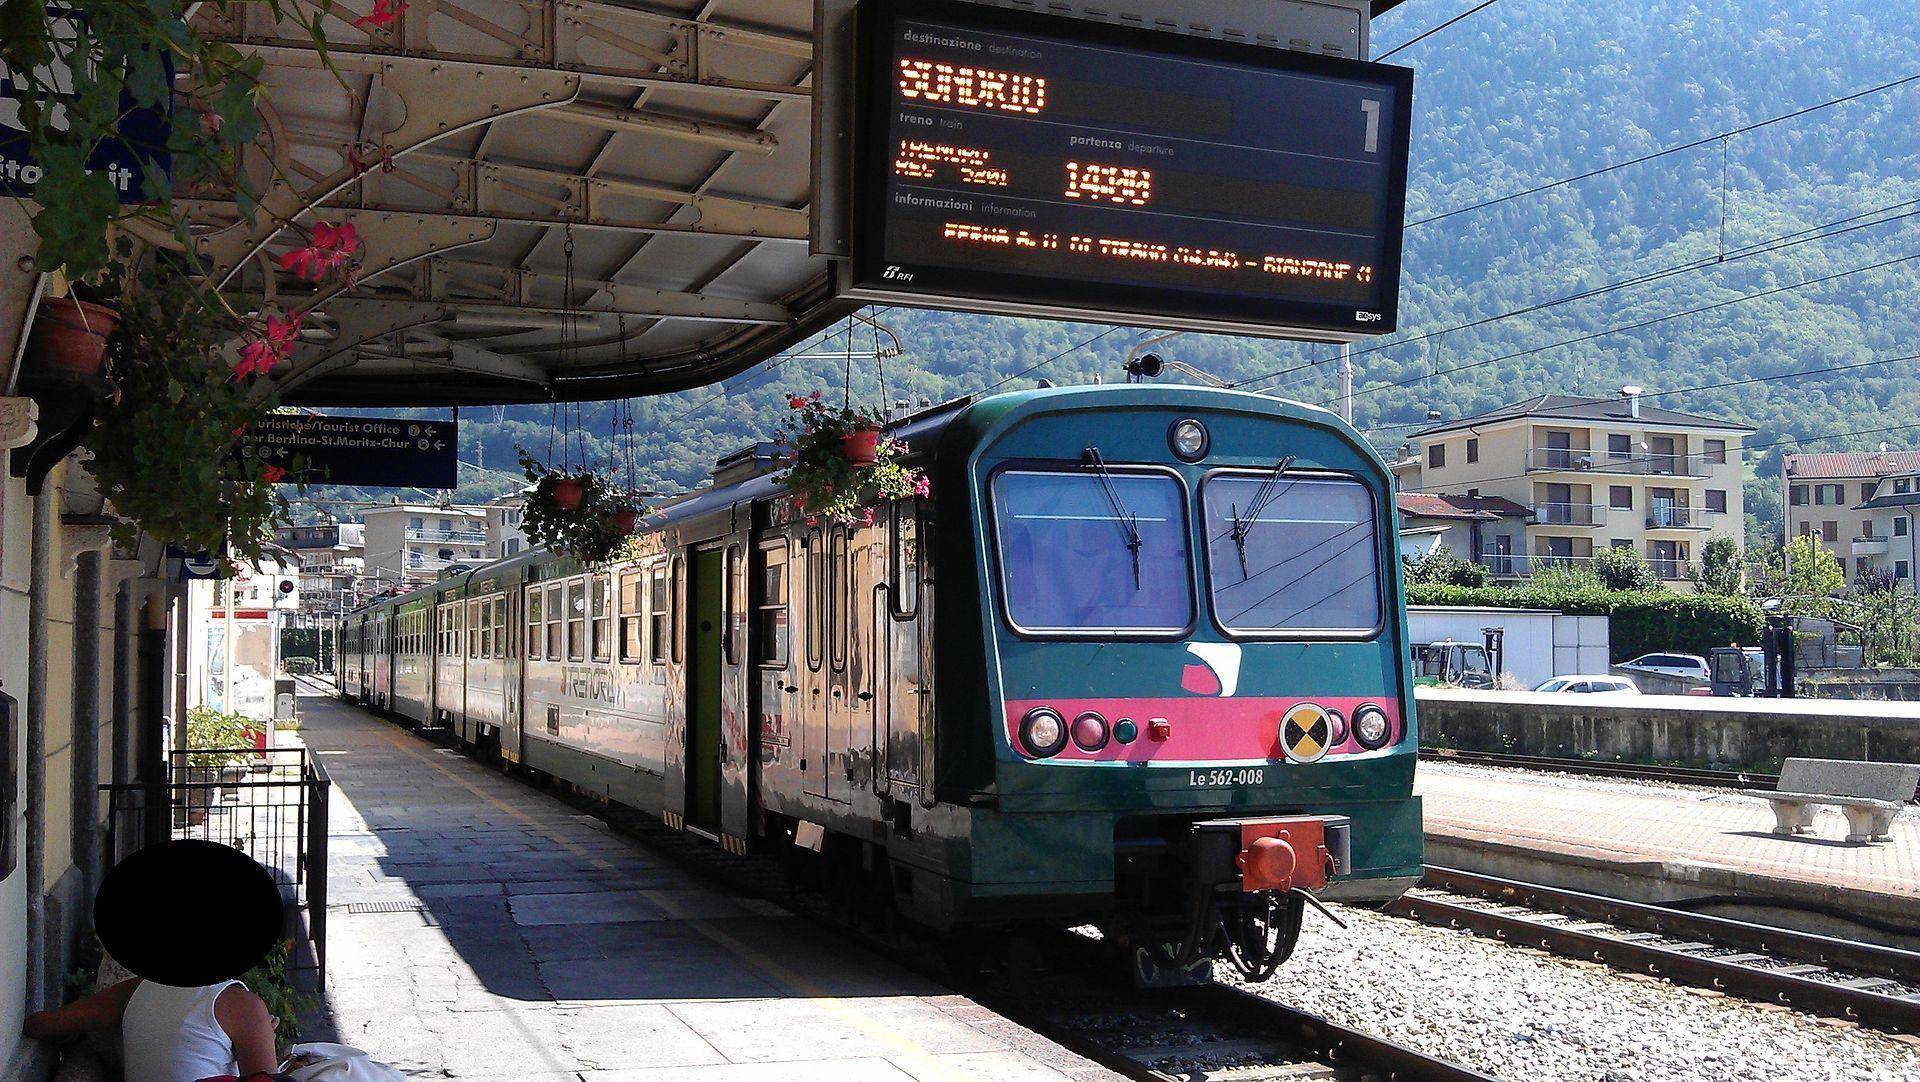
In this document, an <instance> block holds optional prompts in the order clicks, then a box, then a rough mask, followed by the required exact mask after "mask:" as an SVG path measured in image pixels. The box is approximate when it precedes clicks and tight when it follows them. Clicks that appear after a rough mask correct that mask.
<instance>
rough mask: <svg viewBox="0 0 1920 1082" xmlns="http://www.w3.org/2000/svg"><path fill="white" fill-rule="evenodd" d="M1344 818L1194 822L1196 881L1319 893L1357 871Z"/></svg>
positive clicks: (1349, 826)
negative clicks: (1338, 878) (1337, 878)
mask: <svg viewBox="0 0 1920 1082" xmlns="http://www.w3.org/2000/svg"><path fill="white" fill-rule="evenodd" d="M1352 841H1353V824H1352V821H1351V820H1349V819H1348V818H1347V817H1346V816H1344V815H1288V816H1271V817H1265V818H1259V819H1214V820H1208V821H1204V822H1199V823H1195V824H1193V842H1194V871H1195V875H1196V878H1197V879H1198V880H1199V881H1200V882H1202V883H1205V884H1208V885H1212V886H1216V887H1218V886H1225V885H1227V884H1232V883H1238V885H1239V887H1240V889H1241V890H1242V891H1245V892H1248V893H1254V892H1259V891H1279V892H1283V893H1284V892H1287V891H1294V890H1298V891H1303V892H1304V891H1314V890H1319V889H1320V888H1322V887H1324V886H1326V885H1327V881H1328V880H1329V879H1331V878H1332V877H1333V876H1335V875H1340V874H1343V873H1345V872H1347V871H1349V870H1351V869H1352V867H1353V844H1352Z"/></svg>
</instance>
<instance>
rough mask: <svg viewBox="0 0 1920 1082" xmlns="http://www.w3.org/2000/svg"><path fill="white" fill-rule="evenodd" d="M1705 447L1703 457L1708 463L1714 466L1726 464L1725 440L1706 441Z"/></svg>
mask: <svg viewBox="0 0 1920 1082" xmlns="http://www.w3.org/2000/svg"><path fill="white" fill-rule="evenodd" d="M1705 447H1706V451H1705V455H1706V459H1707V461H1708V462H1712V463H1715V464H1720V463H1724V462H1726V460H1727V441H1726V440H1708V441H1706V444H1705Z"/></svg>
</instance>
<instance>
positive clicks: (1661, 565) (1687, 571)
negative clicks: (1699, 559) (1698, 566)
mask: <svg viewBox="0 0 1920 1082" xmlns="http://www.w3.org/2000/svg"><path fill="white" fill-rule="evenodd" d="M1647 563H1648V564H1649V565H1650V566H1652V568H1653V574H1654V576H1655V577H1656V578H1658V579H1659V580H1660V581H1662V582H1682V581H1685V580H1686V579H1689V578H1692V577H1693V574H1692V572H1693V567H1694V565H1693V564H1691V563H1689V562H1688V561H1686V560H1661V559H1649V560H1648V561H1647Z"/></svg>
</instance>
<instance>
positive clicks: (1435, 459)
mask: <svg viewBox="0 0 1920 1082" xmlns="http://www.w3.org/2000/svg"><path fill="white" fill-rule="evenodd" d="M1446 464H1447V445H1446V444H1444V443H1430V444H1428V445H1427V468H1428V469H1435V470H1437V469H1439V468H1440V467H1442V466H1444V465H1446Z"/></svg>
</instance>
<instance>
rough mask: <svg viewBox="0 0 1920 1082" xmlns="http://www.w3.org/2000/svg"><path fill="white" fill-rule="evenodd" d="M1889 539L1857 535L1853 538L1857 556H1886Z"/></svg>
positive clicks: (1854, 551) (1854, 552)
mask: <svg viewBox="0 0 1920 1082" xmlns="http://www.w3.org/2000/svg"><path fill="white" fill-rule="evenodd" d="M1888 543H1889V539H1888V538H1885V537H1856V538H1854V539H1853V554H1854V555H1855V556H1885V555H1886V554H1887V545H1888Z"/></svg>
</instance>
